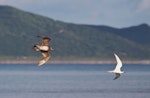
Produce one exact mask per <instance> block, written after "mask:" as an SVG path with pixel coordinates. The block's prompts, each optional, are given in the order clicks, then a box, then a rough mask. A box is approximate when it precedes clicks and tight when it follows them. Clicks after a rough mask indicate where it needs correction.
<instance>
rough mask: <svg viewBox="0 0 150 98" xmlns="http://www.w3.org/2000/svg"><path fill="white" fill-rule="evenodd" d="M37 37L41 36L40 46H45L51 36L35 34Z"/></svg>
mask: <svg viewBox="0 0 150 98" xmlns="http://www.w3.org/2000/svg"><path fill="white" fill-rule="evenodd" d="M37 37H39V38H42V42H41V43H40V45H41V46H47V45H48V43H49V41H50V40H51V38H49V37H46V36H37Z"/></svg>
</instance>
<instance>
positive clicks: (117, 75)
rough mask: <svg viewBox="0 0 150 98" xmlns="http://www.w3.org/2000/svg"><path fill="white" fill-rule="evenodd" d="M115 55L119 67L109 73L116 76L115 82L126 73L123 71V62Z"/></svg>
mask: <svg viewBox="0 0 150 98" xmlns="http://www.w3.org/2000/svg"><path fill="white" fill-rule="evenodd" d="M114 55H115V58H116V61H117V65H116V67H115V69H114V70H112V71H108V72H110V73H115V74H116V77H115V78H114V80H115V79H118V78H119V77H120V75H121V74H122V73H124V71H121V67H122V61H121V60H120V58H119V57H118V56H117V55H116V54H115V53H114Z"/></svg>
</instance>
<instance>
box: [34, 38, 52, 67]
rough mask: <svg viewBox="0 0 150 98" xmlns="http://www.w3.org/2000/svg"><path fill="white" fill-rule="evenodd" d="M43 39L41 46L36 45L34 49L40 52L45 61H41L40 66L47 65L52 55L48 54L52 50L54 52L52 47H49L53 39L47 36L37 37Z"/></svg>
mask: <svg viewBox="0 0 150 98" xmlns="http://www.w3.org/2000/svg"><path fill="white" fill-rule="evenodd" d="M37 37H39V38H42V42H41V43H40V44H39V45H34V47H33V49H34V50H35V51H40V52H41V54H42V56H43V59H42V60H40V61H39V63H38V66H41V65H43V64H45V63H46V62H47V61H48V60H49V59H50V58H51V55H50V54H49V53H48V52H49V51H50V50H54V49H53V48H52V47H51V46H49V41H50V40H51V38H49V37H45V36H37Z"/></svg>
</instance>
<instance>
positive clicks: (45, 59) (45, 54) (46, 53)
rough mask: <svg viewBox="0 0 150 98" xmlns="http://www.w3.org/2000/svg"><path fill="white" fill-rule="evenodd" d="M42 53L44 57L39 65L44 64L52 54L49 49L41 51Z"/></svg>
mask: <svg viewBox="0 0 150 98" xmlns="http://www.w3.org/2000/svg"><path fill="white" fill-rule="evenodd" d="M41 53H42V56H43V59H42V60H41V61H39V63H38V66H42V65H43V64H45V63H46V62H47V61H48V60H49V59H50V58H51V55H50V54H49V53H48V52H47V51H41Z"/></svg>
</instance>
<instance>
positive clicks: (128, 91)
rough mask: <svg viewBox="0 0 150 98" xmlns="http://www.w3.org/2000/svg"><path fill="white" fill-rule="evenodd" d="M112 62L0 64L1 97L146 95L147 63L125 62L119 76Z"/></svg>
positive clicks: (148, 93)
mask: <svg viewBox="0 0 150 98" xmlns="http://www.w3.org/2000/svg"><path fill="white" fill-rule="evenodd" d="M114 66H115V65H90V64H88V65H85V64H84V65H76V64H73V65H63V64H60V65H56V64H53V65H44V66H42V67H37V66H36V65H0V96H1V97H2V98H110V97H112V98H121V97H124V98H149V96H150V84H149V83H150V78H149V76H150V66H149V65H126V66H124V67H123V70H125V71H126V73H125V74H123V75H122V76H121V77H120V78H119V79H117V80H113V78H114V76H115V75H113V74H110V73H107V71H108V70H111V69H113V67H114Z"/></svg>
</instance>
